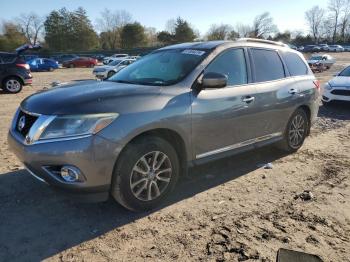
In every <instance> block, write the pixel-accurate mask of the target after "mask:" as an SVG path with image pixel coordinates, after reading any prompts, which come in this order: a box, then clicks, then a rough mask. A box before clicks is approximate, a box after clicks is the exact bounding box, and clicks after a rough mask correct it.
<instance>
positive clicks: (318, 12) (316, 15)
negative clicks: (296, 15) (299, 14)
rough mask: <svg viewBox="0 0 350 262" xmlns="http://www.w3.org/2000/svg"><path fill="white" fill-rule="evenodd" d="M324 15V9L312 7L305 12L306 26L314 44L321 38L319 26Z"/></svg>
mask: <svg viewBox="0 0 350 262" xmlns="http://www.w3.org/2000/svg"><path fill="white" fill-rule="evenodd" d="M324 14H325V11H324V9H322V8H320V7H319V6H314V7H312V8H311V9H310V10H308V11H306V12H305V18H306V21H307V24H308V26H309V28H310V32H311V33H312V35H313V37H314V39H315V42H316V43H318V41H319V39H320V37H321V26H322V22H323V20H324Z"/></svg>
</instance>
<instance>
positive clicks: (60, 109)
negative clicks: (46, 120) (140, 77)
mask: <svg viewBox="0 0 350 262" xmlns="http://www.w3.org/2000/svg"><path fill="white" fill-rule="evenodd" d="M160 90H161V88H160V87H159V86H143V85H130V84H121V83H115V82H111V81H103V82H101V81H96V80H89V81H82V82H79V83H75V84H68V85H62V86H59V87H56V88H52V89H50V90H47V91H43V92H40V93H37V94H34V95H31V96H29V97H28V98H26V99H25V100H24V101H23V102H22V103H21V108H22V109H23V110H25V111H28V112H31V113H37V114H44V115H71V114H73V115H75V114H95V113H113V112H116V113H132V112H137V111H138V110H143V111H144V110H147V107H148V106H150V107H151V106H152V102H151V103H150V102H149V101H152V100H153V101H154V98H155V97H156V96H159V94H160ZM153 105H154V102H153Z"/></svg>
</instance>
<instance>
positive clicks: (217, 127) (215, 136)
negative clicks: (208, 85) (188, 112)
mask: <svg viewBox="0 0 350 262" xmlns="http://www.w3.org/2000/svg"><path fill="white" fill-rule="evenodd" d="M246 61H247V55H246V52H245V50H244V49H243V48H232V49H228V50H225V51H224V52H222V53H221V54H220V55H218V56H217V57H216V58H215V59H214V60H213V61H212V62H211V63H210V64H209V65H208V67H207V68H206V69H205V72H215V73H221V74H225V75H226V76H227V77H228V85H227V86H226V87H224V88H218V89H203V90H200V91H196V90H193V92H192V143H193V149H194V150H193V153H194V155H195V156H194V157H195V158H196V159H201V158H205V157H210V156H215V155H217V154H220V153H224V152H226V151H229V150H231V149H236V148H240V147H243V146H246V145H251V144H252V143H253V140H254V138H255V134H256V130H255V122H256V121H257V120H256V119H255V115H256V110H255V101H254V99H255V98H254V94H255V92H256V90H255V87H254V85H252V84H249V83H248V70H247V63H246Z"/></svg>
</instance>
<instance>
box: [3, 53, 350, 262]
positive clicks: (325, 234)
mask: <svg viewBox="0 0 350 262" xmlns="http://www.w3.org/2000/svg"><path fill="white" fill-rule="evenodd" d="M335 56H336V57H337V59H338V62H337V64H336V65H335V66H334V67H333V68H332V69H331V70H329V71H327V72H324V73H321V74H318V75H317V77H318V79H320V80H321V81H322V82H323V83H324V82H325V81H327V80H328V79H330V78H331V76H332V75H333V74H334V72H336V71H339V70H340V69H341V68H342V67H344V66H345V65H347V64H348V63H349V62H350V55H349V54H345V53H344V54H336V55H335ZM33 75H34V83H33V87H25V88H24V91H23V92H22V93H20V94H17V95H8V94H3V93H0V103H1V105H2V106H1V108H0V115H1V122H0V130H1V132H2V133H4V134H6V133H7V130H8V127H9V124H10V121H11V118H12V116H13V114H14V112H15V110H16V108H17V107H18V105H19V103H20V101H21V100H23V99H24V98H25V97H26V96H28V95H31V94H33V93H35V92H37V91H40V90H42V89H43V88H44V87H47V86H49V84H50V83H51V82H52V81H57V80H58V81H62V82H66V81H71V80H79V79H89V78H92V74H91V69H60V70H57V71H55V72H50V73H34V74H33ZM349 130H350V107H349V105H348V104H337V105H334V106H330V107H323V106H321V107H320V113H319V117H318V119H317V121H316V123H315V125H314V126H313V128H312V134H311V136H310V137H308V138H307V139H306V142H305V145H304V146H303V147H302V148H301V150H299V151H298V153H295V154H292V155H285V154H284V153H282V152H280V151H278V150H276V149H275V148H273V147H266V148H262V149H259V150H257V151H254V152H249V153H246V154H242V155H238V156H235V157H231V158H226V159H222V160H220V161H216V162H214V163H210V164H208V165H203V166H200V167H197V168H195V169H192V170H190V172H189V173H190V177H189V178H187V179H182V180H181V181H180V182H179V184H178V186H177V187H176V190H175V192H174V194H173V196H172V197H171V199H170V200H169V201H168V202H167V203H165V204H164V206H163V207H161V208H159V209H158V210H155V211H153V212H149V213H136V214H135V213H132V212H129V211H127V210H125V209H123V208H122V207H120V206H119V205H118V204H117V203H115V202H113V201H112V200H110V201H108V202H106V203H99V204H83V203H77V202H73V201H70V200H69V199H67V198H66V197H64V196H62V195H61V194H59V193H57V192H55V191H53V190H52V189H51V188H50V187H48V186H46V185H44V184H41V183H39V182H38V181H36V180H34V179H33V178H32V177H31V176H30V175H29V174H28V173H27V172H26V171H24V170H23V167H22V165H21V163H19V162H18V161H17V159H16V158H15V156H14V155H13V154H12V153H11V152H10V151H9V150H8V148H7V142H6V135H4V136H2V137H0V145H1V147H0V261H38V260H48V261H171V260H177V261H198V260H201V261H238V260H239V261H243V260H247V261H275V259H276V252H277V250H278V249H279V248H287V249H294V250H299V251H304V252H309V253H314V254H318V255H320V256H321V257H322V258H323V259H324V260H325V261H350V259H349V258H350V248H349V246H350V244H349V243H350V202H349V201H350V188H349V175H350V158H349V156H350V153H349V152H350V131H349ZM266 163H271V164H272V169H264V168H261V166H262V165H263V164H266Z"/></svg>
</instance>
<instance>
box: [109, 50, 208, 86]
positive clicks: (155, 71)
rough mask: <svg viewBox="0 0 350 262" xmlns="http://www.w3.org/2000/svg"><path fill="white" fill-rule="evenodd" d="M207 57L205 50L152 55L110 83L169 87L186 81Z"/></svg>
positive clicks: (125, 70) (118, 75) (136, 63)
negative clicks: (183, 80)
mask: <svg viewBox="0 0 350 262" xmlns="http://www.w3.org/2000/svg"><path fill="white" fill-rule="evenodd" d="M206 56H207V52H206V51H204V50H198V49H196V50H194V49H185V50H184V49H171V50H161V51H157V52H154V53H151V54H149V55H147V56H145V57H144V58H142V59H140V60H138V61H136V62H134V63H133V64H131V65H129V66H128V67H126V68H124V69H123V70H121V71H120V72H119V73H117V74H115V75H114V76H112V77H111V78H109V79H108V81H114V82H119V83H130V84H140V85H157V86H167V85H172V84H175V83H177V82H179V81H181V80H182V79H184V78H185V77H186V76H187V75H188V74H189V73H190V72H192V70H193V69H194V68H195V67H196V66H197V65H198V64H199V63H200V62H201V61H203V59H204V58H205V57H206Z"/></svg>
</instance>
